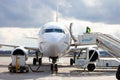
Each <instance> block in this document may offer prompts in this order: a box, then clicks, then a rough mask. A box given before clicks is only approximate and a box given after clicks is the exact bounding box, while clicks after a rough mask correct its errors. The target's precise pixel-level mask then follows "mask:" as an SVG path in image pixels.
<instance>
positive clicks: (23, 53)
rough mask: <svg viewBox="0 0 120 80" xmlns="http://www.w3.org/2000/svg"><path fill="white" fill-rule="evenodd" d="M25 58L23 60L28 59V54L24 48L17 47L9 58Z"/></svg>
mask: <svg viewBox="0 0 120 80" xmlns="http://www.w3.org/2000/svg"><path fill="white" fill-rule="evenodd" d="M17 55H20V56H25V60H27V59H28V52H27V50H26V49H25V48H24V47H17V48H15V49H14V50H13V51H12V52H11V56H17Z"/></svg>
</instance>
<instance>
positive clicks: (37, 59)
mask: <svg viewBox="0 0 120 80" xmlns="http://www.w3.org/2000/svg"><path fill="white" fill-rule="evenodd" d="M35 54H36V58H33V65H36V64H37V62H38V64H39V65H41V64H42V54H41V53H40V54H41V56H40V58H39V52H36V53H35Z"/></svg>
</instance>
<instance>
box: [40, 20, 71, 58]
mask: <svg viewBox="0 0 120 80" xmlns="http://www.w3.org/2000/svg"><path fill="white" fill-rule="evenodd" d="M63 27H64V26H62V25H60V24H58V23H57V22H50V23H47V24H45V25H43V26H42V28H41V30H40V31H39V50H40V51H41V52H42V53H43V55H44V56H47V57H61V56H63V55H65V52H66V51H67V50H68V49H69V45H70V39H69V35H68V34H67V33H66V32H65V30H64V29H63Z"/></svg>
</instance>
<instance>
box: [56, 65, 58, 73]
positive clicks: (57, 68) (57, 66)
mask: <svg viewBox="0 0 120 80" xmlns="http://www.w3.org/2000/svg"><path fill="white" fill-rule="evenodd" d="M55 71H56V72H58V66H57V64H55Z"/></svg>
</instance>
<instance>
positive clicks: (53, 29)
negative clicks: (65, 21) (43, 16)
mask: <svg viewBox="0 0 120 80" xmlns="http://www.w3.org/2000/svg"><path fill="white" fill-rule="evenodd" d="M63 27H64V26H62V25H61V24H59V23H58V22H50V23H47V24H45V25H43V26H42V28H41V29H40V31H39V35H38V42H39V46H38V47H37V48H34V47H20V46H16V45H6V44H0V46H8V47H14V48H15V49H14V50H13V51H12V53H11V54H25V55H26V60H27V54H28V52H26V49H28V50H35V51H36V58H33V65H36V62H38V63H39V65H41V63H42V57H43V56H46V57H48V58H50V59H52V64H51V71H58V68H57V64H56V61H57V59H58V58H59V57H62V56H64V55H65V54H66V51H68V50H69V47H70V36H69V34H68V33H67V32H65V30H64V29H63ZM35 39H37V38H35ZM39 55H41V56H40V58H39Z"/></svg>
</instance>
